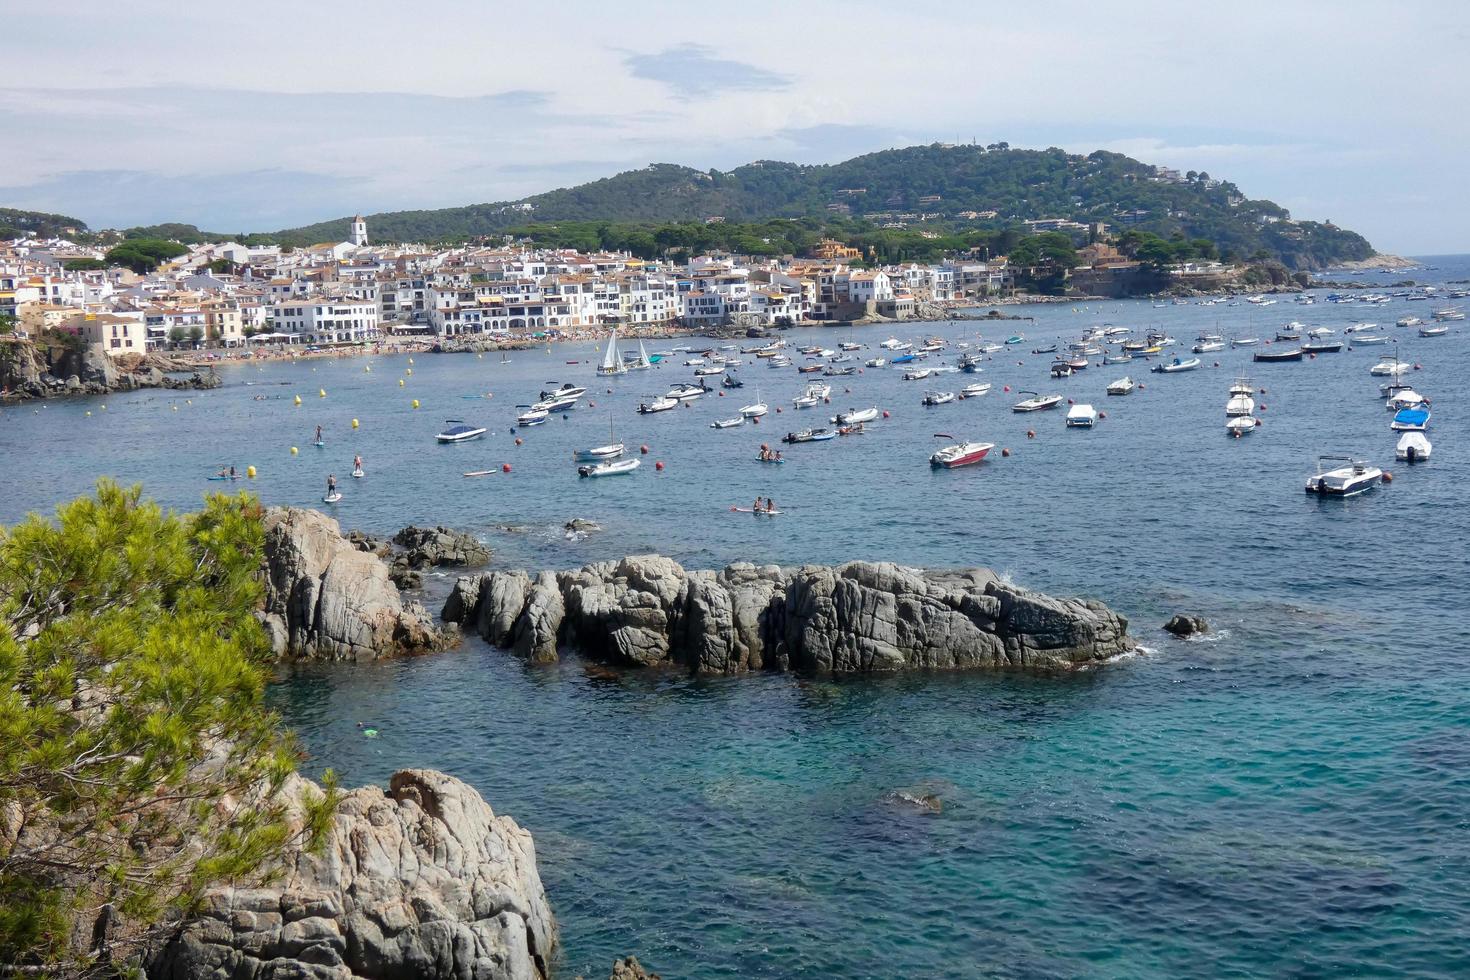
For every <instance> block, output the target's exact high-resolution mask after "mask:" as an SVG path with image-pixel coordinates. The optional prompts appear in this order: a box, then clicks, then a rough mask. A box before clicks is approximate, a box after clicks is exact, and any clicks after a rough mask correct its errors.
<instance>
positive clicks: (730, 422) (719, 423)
mask: <svg viewBox="0 0 1470 980" xmlns="http://www.w3.org/2000/svg"><path fill="white" fill-rule="evenodd" d="M744 424H745V416H743V415H742V416H740V417H739V418H733V419H715V420H714V421H713V422H711V423H710V424H709V427H710V428H711V429H733V428H735V426H737V425H744Z"/></svg>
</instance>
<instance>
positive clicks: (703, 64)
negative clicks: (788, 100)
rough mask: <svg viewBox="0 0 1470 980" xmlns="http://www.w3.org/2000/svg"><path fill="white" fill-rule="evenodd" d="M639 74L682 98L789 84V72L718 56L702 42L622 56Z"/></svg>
mask: <svg viewBox="0 0 1470 980" xmlns="http://www.w3.org/2000/svg"><path fill="white" fill-rule="evenodd" d="M623 63H624V64H625V65H627V67H628V70H629V71H630V72H632V74H633V76H634V77H636V78H646V79H648V80H649V81H654V82H660V83H662V84H664V85H667V86H668V87H669V88H670V89H671V90H673V93H674V95H675V96H676V97H678V98H680V99H697V98H705V97H708V96H711V95H716V94H718V93H720V92H766V91H772V90H779V89H785V88H789V87H790V86H791V79H790V77H788V76H786V75H782V74H779V73H777V72H773V71H769V70H767V69H765V68H760V67H757V66H756V65H749V64H746V63H745V62H743V61H732V60H730V59H728V58H716V57H715V56H714V49H713V48H711V47H708V46H706V45H703V44H676V45H675V46H673V47H671V48H665V49H664V50H662V51H660V52H658V53H657V54H630V55H628V56H627V57H626V58H624V59H623Z"/></svg>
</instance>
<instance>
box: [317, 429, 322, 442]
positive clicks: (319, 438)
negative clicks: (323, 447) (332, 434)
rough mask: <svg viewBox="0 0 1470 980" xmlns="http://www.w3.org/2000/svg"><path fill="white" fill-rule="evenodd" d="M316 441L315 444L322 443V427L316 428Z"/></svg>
mask: <svg viewBox="0 0 1470 980" xmlns="http://www.w3.org/2000/svg"><path fill="white" fill-rule="evenodd" d="M316 441H317V442H321V441H322V427H321V426H317V427H316Z"/></svg>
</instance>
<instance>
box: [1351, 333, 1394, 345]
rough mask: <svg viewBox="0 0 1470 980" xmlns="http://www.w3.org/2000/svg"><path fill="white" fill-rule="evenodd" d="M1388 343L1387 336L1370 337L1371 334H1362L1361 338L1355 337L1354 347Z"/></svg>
mask: <svg viewBox="0 0 1470 980" xmlns="http://www.w3.org/2000/svg"><path fill="white" fill-rule="evenodd" d="M1386 343H1388V337H1387V336H1380V335H1371V336H1370V335H1369V334H1362V335H1361V336H1354V337H1353V345H1354V346H1355V347H1371V346H1373V345H1374V344H1386Z"/></svg>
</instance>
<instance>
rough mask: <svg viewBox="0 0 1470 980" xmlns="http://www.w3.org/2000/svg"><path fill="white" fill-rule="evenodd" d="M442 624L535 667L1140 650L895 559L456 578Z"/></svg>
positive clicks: (922, 660) (980, 584) (1071, 604)
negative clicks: (569, 657) (565, 654)
mask: <svg viewBox="0 0 1470 980" xmlns="http://www.w3.org/2000/svg"><path fill="white" fill-rule="evenodd" d="M443 618H444V619H445V621H446V622H453V623H459V624H461V625H462V626H463V627H464V628H465V629H467V630H473V631H474V632H475V633H477V634H479V635H480V636H482V637H484V638H485V639H486V640H488V641H489V642H491V643H493V644H495V645H497V646H501V647H506V648H508V649H510V650H512V651H514V652H515V653H517V654H518V655H520V656H524V657H527V658H528V659H532V660H541V661H547V660H555V659H556V657H557V651H558V649H560V648H563V647H570V648H575V649H577V650H579V651H580V652H581V653H583V654H584V655H586V656H588V657H591V658H593V659H596V660H601V661H606V662H608V663H613V664H620V665H626V666H657V665H663V664H679V665H681V666H684V667H685V668H687V669H688V670H689V671H690V672H692V673H696V674H737V673H742V672H745V671H751V670H795V671H802V672H807V673H832V674H848V673H862V672H879V671H897V670H911V669H936V670H946V669H964V668H983V667H993V668H1001V667H1039V668H1064V667H1075V666H1080V665H1084V664H1089V663H1095V662H1098V661H1101V660H1105V659H1107V658H1109V657H1112V656H1115V655H1117V654H1120V653H1124V652H1126V651H1127V650H1129V649H1131V648H1132V646H1133V641H1132V639H1131V638H1130V637H1129V636H1128V632H1127V630H1128V622H1127V620H1126V619H1124V618H1123V617H1122V616H1119V615H1118V614H1117V613H1115V612H1113V611H1112V610H1110V609H1108V608H1107V607H1106V606H1104V605H1103V604H1102V603H1100V602H1096V601H1094V600H1085V599H1056V598H1052V597H1050V596H1046V595H1043V594H1041V593H1039V592H1031V591H1029V590H1026V589H1022V588H1019V587H1017V586H1014V585H1011V584H1009V583H1006V582H1003V581H1002V580H1001V579H1000V578H998V577H997V576H996V575H995V574H994V573H992V572H990V571H987V570H985V569H969V570H964V571H923V570H920V569H912V568H903V567H901V566H898V565H894V564H891V563H887V562H876V563H875V562H850V563H848V564H846V565H840V566H836V567H827V566H821V565H806V566H802V567H800V568H781V567H778V566H776V565H761V566H757V565H751V564H748V563H741V564H735V565H731V566H729V567H727V568H725V569H723V570H721V571H718V572H715V571H692V572H691V571H686V570H685V569H684V568H682V567H681V566H680V565H679V564H678V563H677V562H675V561H673V560H672V559H670V558H665V557H662V556H660V555H637V556H632V557H628V558H624V559H622V560H621V561H617V562H600V563H597V564H593V565H588V566H586V567H585V568H582V569H579V570H577V571H571V572H559V573H556V574H552V573H549V572H543V573H541V574H540V575H538V576H536V577H535V578H534V579H533V578H532V577H531V576H529V575H527V574H526V573H524V572H506V571H492V572H488V573H485V574H482V575H477V576H466V577H462V578H460V579H459V581H458V582H457V583H456V584H455V587H454V590H453V592H452V593H451V594H450V596H449V599H448V601H447V602H446V603H445V606H444V610H443Z"/></svg>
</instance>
